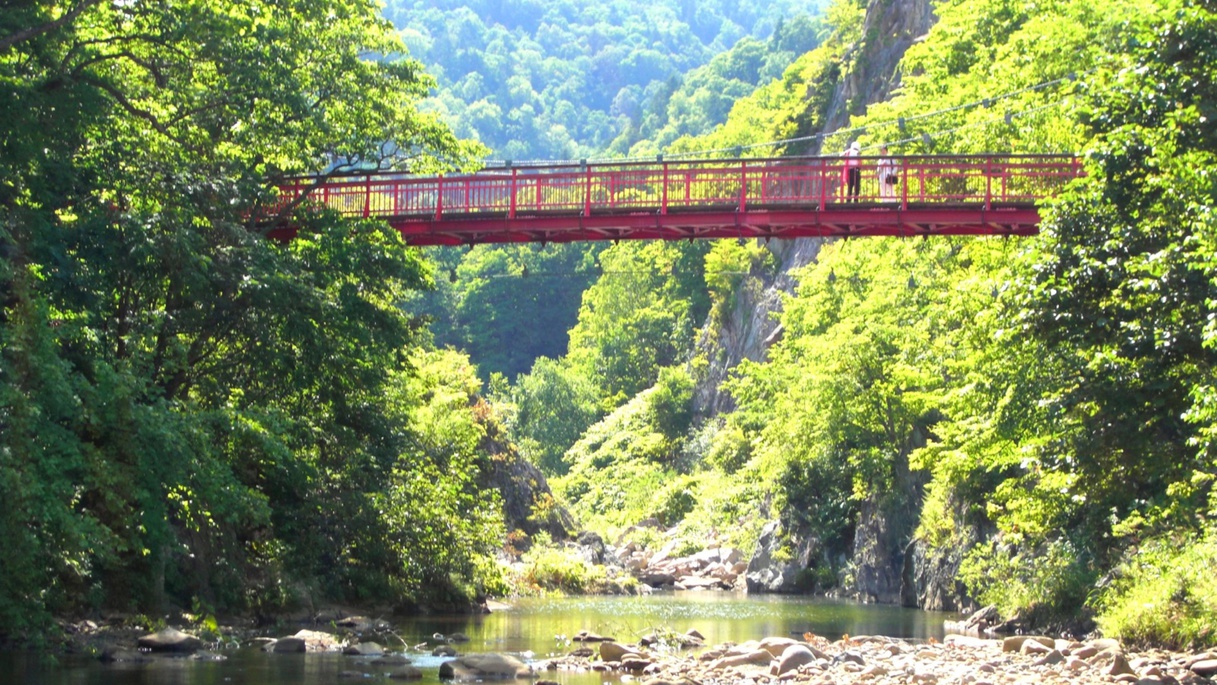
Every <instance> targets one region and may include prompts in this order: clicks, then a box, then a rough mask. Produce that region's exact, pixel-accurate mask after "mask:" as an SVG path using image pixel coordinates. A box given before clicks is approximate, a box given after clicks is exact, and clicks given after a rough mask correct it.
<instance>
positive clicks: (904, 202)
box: [900, 159, 909, 210]
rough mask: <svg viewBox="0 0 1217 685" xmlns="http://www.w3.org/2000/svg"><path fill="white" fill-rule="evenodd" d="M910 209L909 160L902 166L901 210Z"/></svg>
mask: <svg viewBox="0 0 1217 685" xmlns="http://www.w3.org/2000/svg"><path fill="white" fill-rule="evenodd" d="M908 208H909V160H908V159H905V160H904V163H903V164H901V165H900V209H901V210H907V209H908Z"/></svg>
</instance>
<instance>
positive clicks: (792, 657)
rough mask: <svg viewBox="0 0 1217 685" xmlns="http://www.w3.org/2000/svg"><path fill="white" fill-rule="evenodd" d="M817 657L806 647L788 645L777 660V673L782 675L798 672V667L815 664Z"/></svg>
mask: <svg viewBox="0 0 1217 685" xmlns="http://www.w3.org/2000/svg"><path fill="white" fill-rule="evenodd" d="M818 658H819V657H817V656H816V655H815V654H814V653H813V652H812V651H811V648H810V647H808V646H807V645H790V646H789V647H787V648H786V650H785V651H783V652H782V656H781V657H780V658H779V659H778V666H777V673H775V675H779V676H780V675H783V674H785V673H789V672H791V671H796V670H798V668H799V666H803V665H806V664H811V663H815V662H816V660H817V659H818Z"/></svg>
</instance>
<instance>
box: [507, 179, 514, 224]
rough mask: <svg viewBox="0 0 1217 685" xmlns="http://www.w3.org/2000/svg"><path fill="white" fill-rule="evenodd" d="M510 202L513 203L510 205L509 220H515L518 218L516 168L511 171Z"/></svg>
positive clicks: (508, 210)
mask: <svg viewBox="0 0 1217 685" xmlns="http://www.w3.org/2000/svg"><path fill="white" fill-rule="evenodd" d="M510 202H511V204H510V205H509V207H508V209H507V218H509V219H514V218H516V169H515V167H512V169H511V200H510Z"/></svg>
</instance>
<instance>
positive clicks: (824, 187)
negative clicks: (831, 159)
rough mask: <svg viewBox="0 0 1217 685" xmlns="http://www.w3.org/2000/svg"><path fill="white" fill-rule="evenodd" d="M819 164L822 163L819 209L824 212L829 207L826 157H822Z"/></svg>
mask: <svg viewBox="0 0 1217 685" xmlns="http://www.w3.org/2000/svg"><path fill="white" fill-rule="evenodd" d="M818 164H819V165H820V207H819V211H821V212H822V211H824V210H825V209H826V208H827V207H828V184H827V183H825V181H826V180H827V174H826V173H825V171H826V169H825V166H824V159H823V158H821V159H820V160H819V161H818Z"/></svg>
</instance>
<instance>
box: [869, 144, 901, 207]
mask: <svg viewBox="0 0 1217 685" xmlns="http://www.w3.org/2000/svg"><path fill="white" fill-rule="evenodd" d="M879 155H880V157H879V163H878V164H876V165H875V172H876V174H877V175H878V176H879V197H880V198H881V199H884V200H894V199H895V198H896V183H897V182H898V181H899V180H900V169H899V168H898V167H897V166H896V160H894V159H892V158H891V157H889V156H888V154H887V146H886V145H884V146H882V147H880V148H879Z"/></svg>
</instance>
